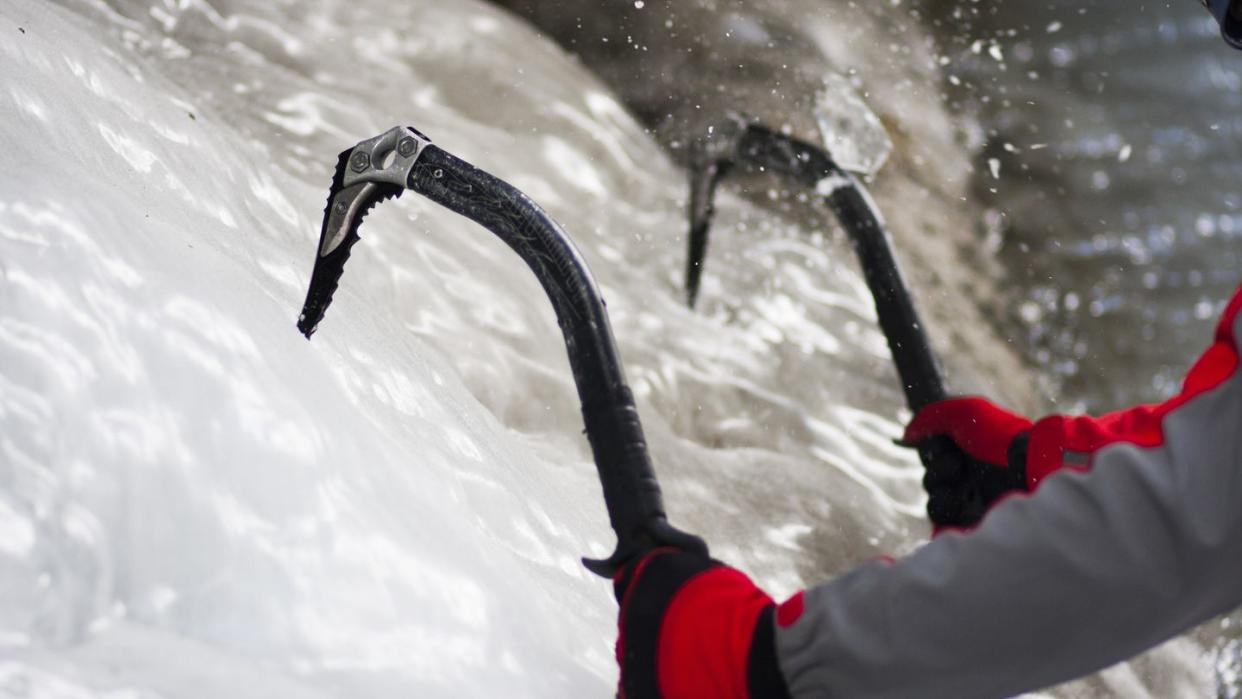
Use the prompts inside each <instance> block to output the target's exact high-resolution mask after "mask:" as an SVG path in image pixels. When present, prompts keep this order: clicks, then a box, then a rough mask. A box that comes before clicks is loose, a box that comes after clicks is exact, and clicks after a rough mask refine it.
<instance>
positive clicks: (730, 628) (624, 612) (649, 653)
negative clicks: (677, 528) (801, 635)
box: [613, 549, 801, 699]
mask: <svg viewBox="0 0 1242 699" xmlns="http://www.w3.org/2000/svg"><path fill="white" fill-rule="evenodd" d="M613 587H614V589H615V591H616V595H617V601H618V602H620V604H621V613H620V619H619V624H618V626H619V631H620V634H619V636H618V638H617V662H618V663H619V664H620V666H621V686H620V689H619V691H618V697H620V698H621V699H689V698H694V699H717V698H719V699H726V698H727V699H751V698H754V699H760V698H763V699H767V697H775V698H777V699H779V698H780V697H788V696H789V691H788V689H786V687H785V680H784V677H783V676H782V675H781V671H780V668H779V666H778V665H777V662H776V647H775V627H774V625H773V624H774V616H775V614H776V605H774V604H773V603H772V598H771V597H769V596H768V595H767V594H766V593H764V591H763V590H760V589H759V588H758V587H756V586H755V584H754V583H753V582H751V581H750V578H748V577H746V575H745V574H744V573H742V572H740V571H737V570H734V569H733V568H730V567H728V566H726V565H724V564H723V563H720V562H719V561H714V560H711V559H709V558H706V557H704V556H700V555H698V554H689V553H683V552H681V551H678V550H676V549H660V550H658V551H655V552H653V553H651V554H649V555H647V556H646V557H644V558H642V559H640V560H639V561H637V562H635V563H633V564H631V565H629V566H627V567H626V568H625V569H623V570H622V571H621V573H620V574H619V575H618V576H617V578H616V579H615V581H614V584H613ZM795 600H796V601H791V603H787V605H786V606H789V607H790V608H791V609H792V612H793V613H794V614H795V615H796V613H797V611H798V610H797V609H796V607H797V604H799V603H800V602H801V598H800V597H796V598H795ZM787 613H788V612H787Z"/></svg>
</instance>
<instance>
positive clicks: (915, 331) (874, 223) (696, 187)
mask: <svg viewBox="0 0 1242 699" xmlns="http://www.w3.org/2000/svg"><path fill="white" fill-rule="evenodd" d="M691 148H692V150H691V162H690V192H691V194H690V254H689V259H688V262H687V264H686V292H687V298H688V300H689V303H690V305H691V306H693V305H694V302H695V299H696V297H697V296H698V288H699V280H700V278H701V275H702V270H703V261H704V258H705V256H706V251H707V240H708V235H709V231H710V229H711V221H712V216H713V215H714V212H715V208H714V206H713V202H712V200H713V198H714V196H715V192H716V189H717V186H718V185H719V183H720V180H721V179H722V178H723V177H724V176H725V175H726V174H727V173H728V172H730V171H732V170H735V169H738V168H741V169H743V170H748V171H767V172H775V173H777V174H779V175H781V176H783V177H786V178H789V179H791V180H793V181H795V182H797V183H798V184H801V185H802V186H804V187H809V188H814V189H815V190H816V191H817V192H818V193H819V194H820V195H822V196H823V197H824V199H825V201H826V202H827V204H828V206H829V208H831V209H832V212H833V213H834V214H835V215H836V217H837V220H839V221H840V222H841V225H842V226H843V227H844V228H845V231H846V234H847V235H848V236H849V239H850V243H851V244H852V245H853V247H854V252H855V253H856V254H857V256H858V261H859V263H860V264H861V266H862V271H863V276H864V277H865V278H866V281H867V287H868V288H869V289H870V290H871V295H872V297H873V298H874V299H875V309H876V315H877V316H878V317H879V320H880V327H881V329H882V330H883V331H884V337H885V338H886V339H887V340H888V347H889V350H890V351H891V352H892V354H893V363H894V364H896V365H897V373H898V375H899V376H900V378H901V383H902V387H903V389H904V391H905V396H906V403H907V404H908V405H909V406H910V409H911V410H913V411H915V412H918V410H919V409H920V408H922V407H923V406H925V405H927V404H928V403H932V402H935V401H938V400H942V399H944V398H945V397H946V396H947V392H946V390H945V386H944V378H943V376H942V374H941V371H940V367H939V364H938V363H937V362H936V358H935V355H934V354H933V353H932V350H931V344H930V343H929V342H928V340H927V333H926V331H925V330H924V326H923V323H922V321H921V320H919V315H918V311H917V310H916V309H915V307H914V301H913V299H912V298H911V295H910V289H909V287H908V286H907V285H906V282H905V279H904V278H903V277H902V274H901V269H900V268H899V267H898V265H897V259H896V258H895V257H894V256H893V250H892V246H891V243H890V240H889V234H888V229H887V228H886V226H885V224H884V219H883V217H882V216H881V215H880V213H879V210H878V209H877V207H876V205H875V201H874V200H872V198H871V195H870V193H868V192H867V190H866V188H865V187H863V185H862V183H861V182H859V181H858V178H856V177H855V176H854V175H853V174H852V173H849V172H846V171H845V170H843V169H842V168H841V167H839V166H838V165H837V164H836V162H834V161H833V159H832V156H831V155H830V154H829V153H828V152H827V151H825V150H824V149H823V148H820V147H818V146H814V145H812V144H810V143H807V142H805V141H800V140H798V139H795V138H791V137H789V136H786V135H785V134H782V133H779V132H777V131H773V130H772V129H769V128H767V127H766V126H762V125H760V124H754V123H749V122H747V121H746V120H745V118H743V117H740V116H736V115H731V116H730V117H729V118H728V119H727V120H726V121H724V122H723V123H722V124H721V125H720V126H717V127H715V128H713V129H712V131H711V134H710V135H709V136H708V137H707V138H705V139H701V140H699V141H698V142H697V143H695V144H694V145H692V146H691Z"/></svg>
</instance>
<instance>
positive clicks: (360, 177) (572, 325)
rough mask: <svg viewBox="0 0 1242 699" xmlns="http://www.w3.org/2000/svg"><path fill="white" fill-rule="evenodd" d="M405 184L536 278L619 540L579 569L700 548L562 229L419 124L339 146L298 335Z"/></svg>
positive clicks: (605, 569)
mask: <svg viewBox="0 0 1242 699" xmlns="http://www.w3.org/2000/svg"><path fill="white" fill-rule="evenodd" d="M407 189H409V190H412V191H414V192H417V193H419V194H421V195H423V196H425V197H427V198H428V199H431V200H432V201H434V202H436V203H437V204H440V205H441V206H444V207H445V208H448V209H449V210H451V211H454V212H456V213H458V214H461V215H462V216H465V217H466V218H468V219H470V220H472V221H474V222H476V223H478V224H480V225H482V226H483V227H484V228H486V229H488V230H489V231H491V232H492V233H493V234H495V235H496V236H497V237H499V238H500V239H501V240H503V241H504V242H505V243H506V244H507V245H508V246H509V247H510V248H512V249H513V251H514V252H516V253H517V254H518V256H519V257H521V258H522V260H523V261H525V262H526V264H527V266H529V267H530V269H531V271H532V272H534V273H535V277H536V278H537V279H538V280H539V283H540V284H542V285H543V290H544V291H545V292H546V293H547V295H548V299H549V300H551V301H552V307H553V308H554V309H555V311H556V319H557V323H558V324H559V325H560V327H561V332H562V333H563V334H564V339H565V347H566V349H567V350H568V352H569V365H570V368H571V369H572V370H573V375H574V382H575V383H576V384H577V387H578V397H579V399H580V400H581V403H582V417H583V420H584V421H585V423H586V435H587V439H588V441H589V442H590V444H591V451H592V453H593V455H594V457H595V466H596V469H597V470H598V472H599V478H600V482H601V484H602V485H603V490H604V503H605V505H606V506H607V508H608V517H609V520H610V522H611V524H612V528H613V531H615V532H616V535H617V548H616V551H615V552H614V553H613V554H612V555H611V556H609V557H608V558H607V559H604V560H587V559H584V560H583V563H584V564H585V565H586V567H587V568H588V569H589V570H591V571H592V572H594V573H596V574H598V575H601V576H604V577H612V576H613V574H614V573H616V571H617V570H619V569H620V568H621V567H622V566H624V565H625V564H626V563H628V562H630V561H632V560H634V559H636V558H637V557H639V556H641V555H642V554H643V553H645V552H647V551H650V550H653V549H655V548H660V547H673V548H678V549H681V550H684V551H689V552H695V553H701V554H703V555H707V545H706V544H705V543H704V542H703V540H702V539H700V538H699V537H697V536H693V535H691V534H686V533H685V532H682V531H679V530H678V529H676V528H674V527H673V526H672V525H671V524H670V523H669V522H668V518H667V516H666V515H665V512H664V502H663V496H662V495H661V492H660V484H659V482H658V481H657V480H656V474H655V471H654V469H653V468H652V465H651V458H650V456H649V455H648V453H647V443H646V440H645V438H644V437H643V428H642V424H641V422H640V421H639V417H638V410H637V408H636V407H635V405H634V396H633V394H632V393H631V392H630V388H629V386H628V385H627V384H626V380H625V374H624V372H623V371H622V368H621V361H620V359H619V357H618V354H617V346H616V342H615V341H614V340H613V336H612V328H611V326H610V325H609V322H608V313H607V311H606V310H605V307H604V299H603V298H602V297H601V295H600V292H599V288H598V287H597V286H596V284H595V280H594V279H593V278H592V277H591V273H590V271H589V270H588V269H587V266H586V263H585V262H584V261H583V259H582V256H581V255H580V254H579V253H578V250H577V249H576V248H575V247H574V244H573V242H572V241H571V240H570V239H569V236H568V235H566V234H565V232H564V231H563V230H561V227H560V226H559V225H557V223H556V222H555V221H553V220H552V218H551V217H549V216H548V214H547V213H545V212H544V211H543V209H541V208H539V206H538V205H537V204H535V202H533V201H531V199H530V198H529V197H527V196H526V195H525V194H523V193H522V192H520V191H518V190H517V189H515V188H514V187H513V186H511V185H509V184H508V183H506V182H504V181H502V180H500V179H498V178H496V177H493V176H492V175H489V174H488V173H486V172H484V171H482V170H480V169H478V168H476V167H474V166H473V165H470V164H469V163H467V162H464V161H462V160H460V159H458V158H456V157H454V156H453V155H451V154H449V153H448V152H446V151H444V150H442V149H440V148H438V147H437V146H434V145H432V143H431V140H430V139H428V138H427V137H426V136H424V135H423V134H421V133H419V132H418V131H417V130H416V129H413V128H410V127H396V128H393V129H391V130H389V131H387V132H385V133H383V134H381V135H379V136H376V137H375V138H372V139H368V140H365V141H362V142H361V143H359V144H358V145H356V146H354V147H353V148H350V149H349V150H347V151H345V152H343V153H341V155H340V158H339V160H338V161H337V165H336V174H335V176H334V177H333V179H332V189H331V191H330V192H329V194H328V206H327V208H326V209H324V215H323V228H322V230H321V232H320V236H319V252H318V254H317V255H316V257H315V268H314V271H313V272H312V274H311V281H310V289H309V290H308V291H307V294H306V304H305V306H304V307H303V309H302V315H301V316H300V317H299V318H298V330H300V331H302V334H304V335H306V337H307V338H308V339H309V338H310V336H311V334H312V333H313V332H315V329H316V327H317V326H318V325H319V321H320V320H321V319H322V318H323V315H324V311H326V310H327V308H328V305H329V304H330V303H332V295H333V293H334V292H335V291H336V287H337V283H338V282H339V281H340V278H341V273H342V272H343V271H344V269H345V261H346V260H347V259H348V258H349V252H350V248H352V247H353V245H354V243H356V242H358V240H359V238H358V227H359V225H360V224H361V223H362V218H363V216H365V215H366V214H367V212H369V211H370V210H371V208H372V207H374V206H375V205H376V204H378V203H379V202H381V201H384V200H385V199H390V198H393V197H399V196H401V194H402V193H404V192H405V190H407Z"/></svg>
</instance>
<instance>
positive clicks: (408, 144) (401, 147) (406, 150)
mask: <svg viewBox="0 0 1242 699" xmlns="http://www.w3.org/2000/svg"><path fill="white" fill-rule="evenodd" d="M417 147H418V144H417V143H415V142H414V139H412V138H410V137H409V136H406V137H405V138H403V139H401V142H400V143H398V144H397V152H398V153H400V154H401V157H402V158H408V157H410V156H411V155H414V149H415V148H417Z"/></svg>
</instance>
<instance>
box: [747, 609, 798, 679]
mask: <svg viewBox="0 0 1242 699" xmlns="http://www.w3.org/2000/svg"><path fill="white" fill-rule="evenodd" d="M746 688H747V690H748V691H749V692H750V696H751V697H754V698H755V699H759V698H760V697H773V698H774V699H789V686H788V685H786V684H785V675H784V674H783V673H782V672H781V665H780V661H778V660H777V657H776V605H775V604H768V605H767V606H766V607H764V608H763V611H762V612H759V620H758V621H756V622H755V635H754V636H753V637H752V638H751V641H750V653H749V654H748V656H747V658H746Z"/></svg>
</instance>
